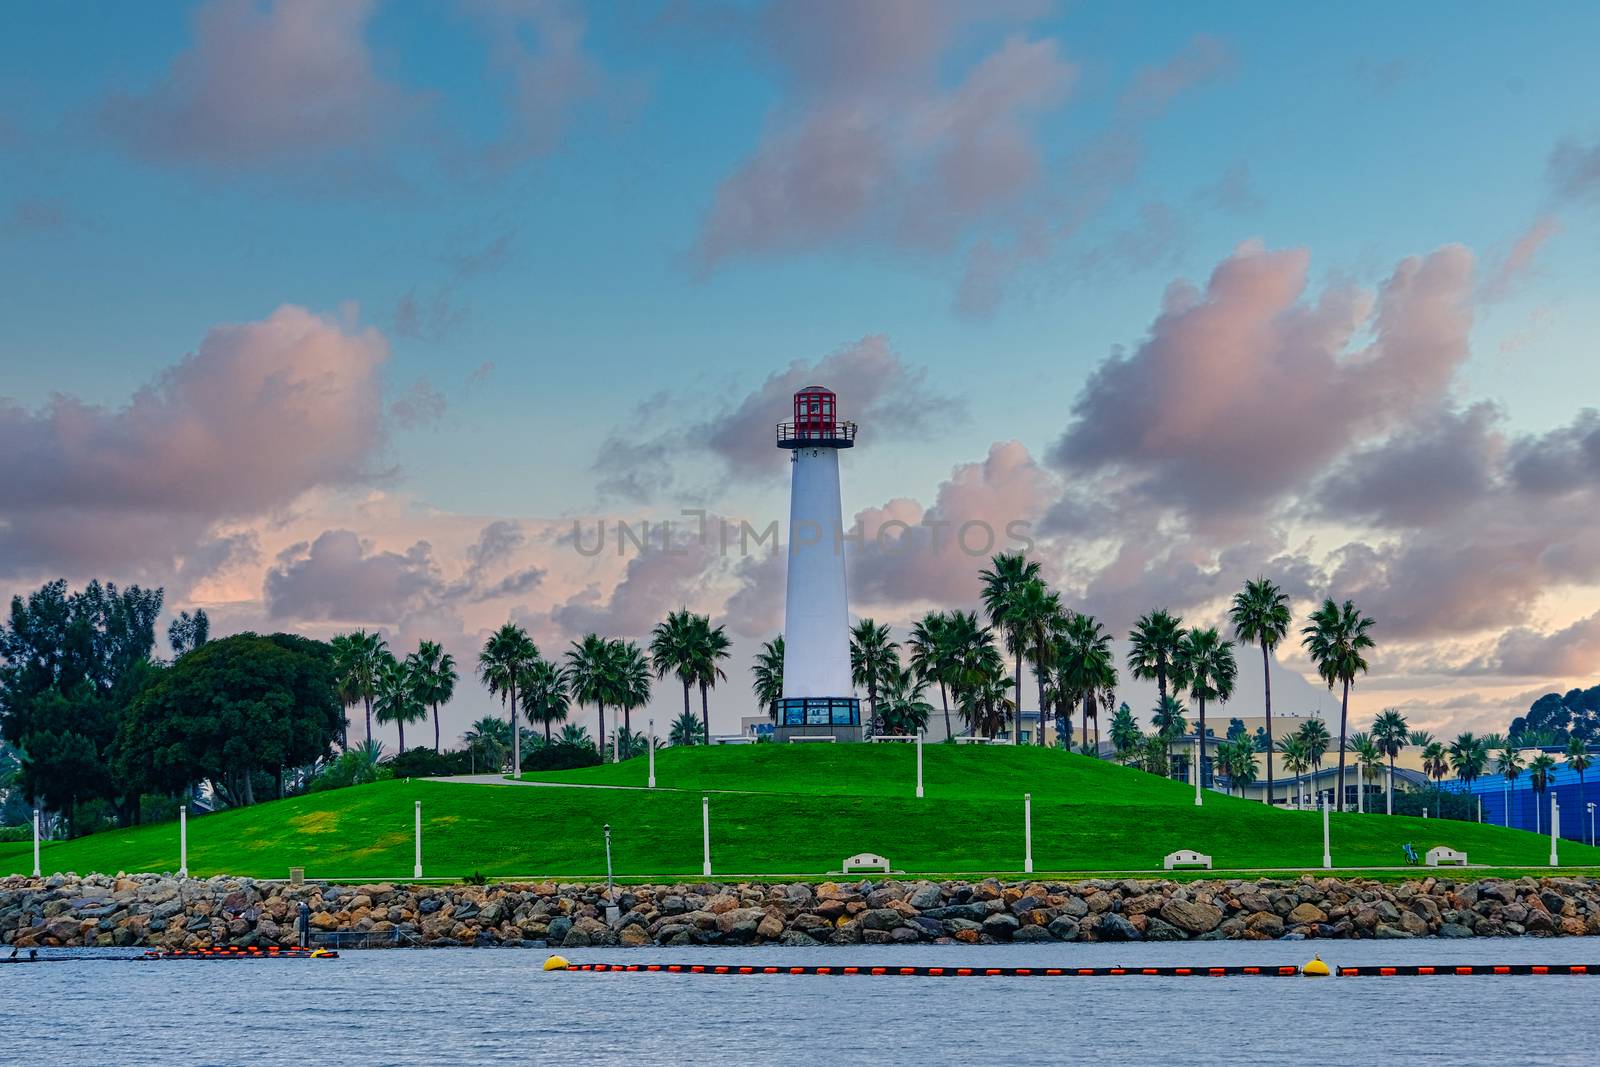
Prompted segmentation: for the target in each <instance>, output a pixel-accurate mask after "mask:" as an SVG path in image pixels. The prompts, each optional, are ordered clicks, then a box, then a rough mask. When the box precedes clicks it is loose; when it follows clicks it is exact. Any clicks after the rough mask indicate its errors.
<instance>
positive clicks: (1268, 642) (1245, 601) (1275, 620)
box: [1228, 578, 1290, 806]
mask: <svg viewBox="0 0 1600 1067" xmlns="http://www.w3.org/2000/svg"><path fill="white" fill-rule="evenodd" d="M1228 620H1229V621H1230V622H1232V623H1233V636H1234V637H1236V638H1238V639H1239V643H1240V644H1241V645H1252V644H1253V645H1260V646H1261V684H1262V686H1263V688H1262V693H1263V696H1264V702H1265V705H1266V712H1267V749H1268V750H1269V751H1270V750H1271V748H1272V650H1273V649H1274V648H1277V647H1278V642H1280V641H1282V640H1283V639H1284V637H1286V636H1287V635H1288V633H1289V623H1290V616H1289V597H1288V596H1287V595H1286V594H1285V593H1284V591H1283V590H1282V589H1279V588H1278V587H1277V586H1276V585H1274V584H1273V583H1272V582H1269V581H1268V580H1267V579H1266V578H1256V579H1255V580H1254V581H1247V582H1245V583H1244V588H1243V589H1242V590H1240V591H1239V592H1237V593H1235V594H1234V595H1233V607H1232V608H1231V609H1230V610H1229V611H1228ZM1266 802H1267V804H1268V805H1269V806H1270V805H1271V804H1272V760H1271V759H1268V760H1267V796H1266Z"/></svg>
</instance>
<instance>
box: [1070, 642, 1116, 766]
mask: <svg viewBox="0 0 1600 1067" xmlns="http://www.w3.org/2000/svg"><path fill="white" fill-rule="evenodd" d="M1059 646H1060V647H1059V650H1058V652H1057V653H1056V658H1057V660H1058V661H1059V662H1060V670H1059V672H1058V674H1057V679H1058V685H1059V687H1060V689H1061V691H1062V693H1063V694H1071V695H1072V696H1073V697H1074V698H1075V699H1077V700H1081V701H1082V703H1083V740H1084V744H1085V745H1086V746H1087V745H1088V743H1089V720H1090V718H1093V719H1094V727H1095V738H1094V752H1095V753H1096V754H1097V755H1098V754H1099V751H1100V710H1099V705H1100V704H1101V703H1104V704H1105V705H1106V706H1108V707H1109V706H1110V705H1111V704H1112V703H1113V701H1114V700H1115V699H1116V696H1115V690H1116V687H1117V660H1116V654H1115V653H1114V652H1113V651H1112V649H1111V635H1110V634H1108V633H1106V631H1105V628H1104V627H1103V626H1101V625H1100V623H1099V622H1098V621H1096V620H1095V618H1094V617H1093V616H1092V615H1083V614H1080V613H1078V612H1073V613H1072V614H1071V615H1070V616H1068V617H1067V619H1066V622H1065V625H1064V626H1063V629H1062V634H1061V638H1060V641H1059Z"/></svg>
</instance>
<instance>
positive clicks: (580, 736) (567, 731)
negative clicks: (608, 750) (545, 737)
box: [556, 722, 595, 748]
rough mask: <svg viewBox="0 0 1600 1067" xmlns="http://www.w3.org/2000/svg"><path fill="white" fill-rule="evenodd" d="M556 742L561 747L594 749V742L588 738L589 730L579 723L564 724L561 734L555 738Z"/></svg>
mask: <svg viewBox="0 0 1600 1067" xmlns="http://www.w3.org/2000/svg"><path fill="white" fill-rule="evenodd" d="M556 742H557V743H558V744H562V745H571V746H573V747H574V748H594V747H595V740H594V738H592V737H590V736H589V728H588V727H587V726H585V725H583V723H581V722H569V723H564V724H563V725H562V727H561V733H560V734H559V735H558V736H557V737H556Z"/></svg>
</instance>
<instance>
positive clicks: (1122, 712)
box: [1111, 703, 1141, 763]
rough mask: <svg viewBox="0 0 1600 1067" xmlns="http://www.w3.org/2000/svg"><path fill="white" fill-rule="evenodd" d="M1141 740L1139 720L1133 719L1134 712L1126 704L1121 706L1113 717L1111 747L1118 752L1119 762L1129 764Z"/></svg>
mask: <svg viewBox="0 0 1600 1067" xmlns="http://www.w3.org/2000/svg"><path fill="white" fill-rule="evenodd" d="M1140 740H1141V735H1140V733H1139V720H1138V719H1135V718H1134V717H1133V710H1132V709H1131V708H1129V707H1128V705H1127V704H1126V703H1123V704H1121V705H1119V706H1118V707H1117V710H1116V713H1115V714H1113V715H1112V716H1111V747H1112V748H1113V749H1115V750H1116V753H1117V761H1118V762H1119V763H1127V762H1128V758H1129V757H1130V756H1131V755H1132V754H1133V752H1134V751H1135V750H1137V749H1138V747H1139V742H1140Z"/></svg>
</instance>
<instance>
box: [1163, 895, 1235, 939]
mask: <svg viewBox="0 0 1600 1067" xmlns="http://www.w3.org/2000/svg"><path fill="white" fill-rule="evenodd" d="M1161 918H1163V919H1165V920H1166V921H1167V922H1169V923H1171V924H1172V925H1173V926H1176V927H1177V928H1178V929H1180V930H1183V931H1185V932H1187V933H1191V934H1203V933H1206V932H1207V931H1210V930H1215V929H1216V928H1217V924H1218V923H1220V922H1222V909H1221V908H1218V907H1215V906H1214V905H1211V904H1202V903H1200V902H1199V901H1194V900H1179V899H1177V898H1176V897H1174V898H1173V899H1171V900H1169V901H1167V902H1166V904H1165V905H1163V906H1162V908H1161Z"/></svg>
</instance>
